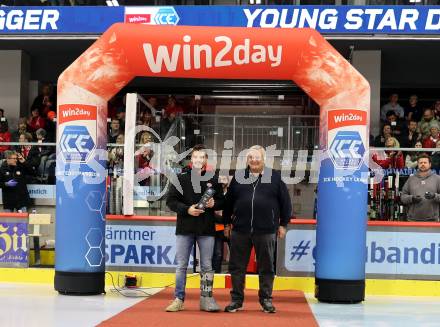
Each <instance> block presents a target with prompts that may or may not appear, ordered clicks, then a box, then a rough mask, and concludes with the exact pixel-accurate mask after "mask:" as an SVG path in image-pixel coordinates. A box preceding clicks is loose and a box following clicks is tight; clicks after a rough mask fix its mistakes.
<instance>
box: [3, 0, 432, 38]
mask: <svg viewBox="0 0 440 327" xmlns="http://www.w3.org/2000/svg"><path fill="white" fill-rule="evenodd" d="M120 22H126V23H136V24H147V25H178V26H222V27H227V26H230V27H261V28H285V29H292V28H304V27H310V28H313V29H316V30H317V31H319V32H320V33H322V34H438V33H439V31H440V9H439V8H438V7H436V6H142V7H122V6H121V7H102V6H101V7H85V6H76V7H1V8H0V34H101V33H103V32H104V31H105V30H106V29H107V28H109V27H110V26H111V25H112V24H114V23H120Z"/></svg>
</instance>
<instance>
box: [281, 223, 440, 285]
mask: <svg viewBox="0 0 440 327" xmlns="http://www.w3.org/2000/svg"><path fill="white" fill-rule="evenodd" d="M279 246H280V247H283V248H282V249H281V248H279V251H278V253H279V254H280V256H279V257H278V261H277V274H278V275H280V276H314V275H315V261H316V233H315V229H314V228H313V227H312V226H310V229H309V227H304V226H301V227H299V228H298V226H295V227H289V231H288V232H287V235H286V239H285V242H283V244H281V243H280V244H279ZM365 252H366V256H365V263H366V275H367V277H369V278H392V279H427V280H438V279H439V278H440V230H437V229H432V228H431V229H430V230H427V229H422V228H414V227H412V228H411V227H400V228H396V227H394V228H383V230H379V229H378V227H376V228H374V229H370V230H368V232H367V240H366V246H365ZM336 264H337V263H335V265H336Z"/></svg>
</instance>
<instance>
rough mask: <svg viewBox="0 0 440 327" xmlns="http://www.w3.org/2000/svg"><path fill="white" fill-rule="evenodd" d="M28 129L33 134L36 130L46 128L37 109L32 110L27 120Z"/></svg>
mask: <svg viewBox="0 0 440 327" xmlns="http://www.w3.org/2000/svg"><path fill="white" fill-rule="evenodd" d="M27 124H28V129H29V131H30V132H31V133H35V132H36V131H37V129H40V128H45V127H46V119H44V118H43V117H41V116H40V112H39V109H38V108H34V109H32V112H31V117H30V118H29V120H28V123H27Z"/></svg>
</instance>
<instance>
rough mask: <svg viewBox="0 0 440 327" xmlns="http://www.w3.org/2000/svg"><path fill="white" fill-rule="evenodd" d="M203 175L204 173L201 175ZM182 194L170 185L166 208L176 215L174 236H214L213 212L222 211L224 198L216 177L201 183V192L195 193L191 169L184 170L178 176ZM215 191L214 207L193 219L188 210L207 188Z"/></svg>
mask: <svg viewBox="0 0 440 327" xmlns="http://www.w3.org/2000/svg"><path fill="white" fill-rule="evenodd" d="M202 174H204V173H202ZM177 177H178V179H179V182H180V185H181V186H182V190H183V194H180V192H179V191H178V190H177V189H176V187H175V186H174V185H171V187H170V189H169V191H168V196H167V201H166V203H167V206H168V207H169V208H170V209H171V210H172V211H174V212H176V213H177V222H176V235H201V236H215V215H214V211H215V210H222V209H223V206H224V200H225V197H224V195H223V189H222V187H221V184H219V183H218V175H217V174H215V175H214V177H213V178H211V179H210V180H208V181H201V182H200V184H201V192H200V193H195V192H194V189H193V186H192V183H191V168H185V169H184V171H183V172H182V173H181V174H179V175H178V176H177ZM209 186H210V187H212V188H214V189H215V195H214V203H215V204H214V207H213V208H207V209H205V212H204V213H202V214H201V215H200V216H197V217H194V216H191V215H189V214H188V208H189V207H190V206H191V205H193V204H196V203H197V202H199V200H200V198H201V197H202V195H203V193H204V192H205V190H206V189H207V188H208V187H209Z"/></svg>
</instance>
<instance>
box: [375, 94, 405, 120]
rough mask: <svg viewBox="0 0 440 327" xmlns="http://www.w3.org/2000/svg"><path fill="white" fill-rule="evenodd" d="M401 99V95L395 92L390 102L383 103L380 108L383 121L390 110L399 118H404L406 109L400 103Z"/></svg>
mask: <svg viewBox="0 0 440 327" xmlns="http://www.w3.org/2000/svg"><path fill="white" fill-rule="evenodd" d="M398 101H399V95H398V94H397V93H393V94H391V96H390V102H388V103H387V104H385V105H383V106H382V108H381V109H380V119H381V120H382V121H386V115H387V112H388V111H391V110H392V111H394V112H395V113H396V115H397V116H398V118H399V119H403V118H404V116H405V111H404V110H403V108H402V107H401V106H400V104H399V103H398Z"/></svg>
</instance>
